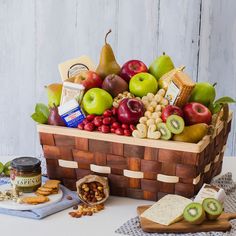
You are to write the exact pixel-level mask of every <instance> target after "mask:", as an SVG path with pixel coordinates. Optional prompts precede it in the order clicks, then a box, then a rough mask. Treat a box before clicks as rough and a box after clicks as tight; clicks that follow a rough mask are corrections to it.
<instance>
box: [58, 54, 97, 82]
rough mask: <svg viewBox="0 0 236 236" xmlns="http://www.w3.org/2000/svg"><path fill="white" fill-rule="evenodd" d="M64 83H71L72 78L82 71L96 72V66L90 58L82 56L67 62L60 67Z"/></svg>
mask: <svg viewBox="0 0 236 236" xmlns="http://www.w3.org/2000/svg"><path fill="white" fill-rule="evenodd" d="M58 68H59V72H60V75H61V79H62V81H70V79H71V78H73V77H74V76H76V75H78V74H79V73H80V72H82V71H88V70H91V71H95V69H96V68H95V65H94V63H93V61H92V60H91V59H90V58H89V57H88V56H81V57H79V58H74V59H71V60H68V61H65V62H63V63H61V64H59V65H58Z"/></svg>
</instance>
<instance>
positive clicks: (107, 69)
mask: <svg viewBox="0 0 236 236" xmlns="http://www.w3.org/2000/svg"><path fill="white" fill-rule="evenodd" d="M110 33H111V30H109V31H108V32H107V34H106V36H105V45H104V46H103V47H102V50H101V54H100V60H99V65H98V67H97V69H96V72H97V74H98V75H99V76H100V77H101V78H102V79H104V78H105V77H106V76H107V75H110V74H118V73H119V72H120V66H119V64H118V63H117V62H116V58H115V55H114V53H113V50H112V48H111V45H110V44H108V43H107V36H108V34H110Z"/></svg>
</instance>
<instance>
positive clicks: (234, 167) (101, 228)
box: [0, 157, 236, 236]
mask: <svg viewBox="0 0 236 236" xmlns="http://www.w3.org/2000/svg"><path fill="white" fill-rule="evenodd" d="M0 160H1V161H2V162H6V161H8V160H9V157H8V158H6V157H2V158H1V157H0ZM229 171H230V172H232V173H233V178H234V179H235V180H236V157H225V158H224V165H223V171H222V173H226V172H229ZM146 204H152V202H151V201H144V200H135V199H130V198H122V197H113V196H111V197H110V198H109V199H108V201H107V202H106V205H105V207H106V208H105V210H103V211H101V212H99V213H97V214H94V215H93V216H85V217H82V218H78V219H76V218H72V217H70V216H69V215H68V212H70V211H71V209H67V210H65V211H62V212H59V213H56V214H54V215H52V216H49V217H47V218H45V219H42V220H32V219H25V218H19V217H13V216H8V215H0V232H1V235H4V234H6V235H9V236H12V235H17V236H32V235H33V236H44V235H45V236H48V235H56V236H66V235H68V236H70V235H81V236H95V235H97V236H100V235H101V236H119V234H116V233H114V231H115V230H116V229H117V228H119V227H120V226H121V225H122V224H123V223H125V222H126V221H127V220H129V219H130V218H132V217H135V216H136V215H137V213H136V208H137V206H140V205H146Z"/></svg>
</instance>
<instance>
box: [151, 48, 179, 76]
mask: <svg viewBox="0 0 236 236" xmlns="http://www.w3.org/2000/svg"><path fill="white" fill-rule="evenodd" d="M174 68H175V66H174V63H173V61H172V60H171V58H170V57H169V56H168V55H166V54H165V53H164V52H163V55H161V56H159V57H157V58H156V59H155V60H154V61H153V62H152V64H151V65H150V67H149V73H151V74H152V75H154V76H155V77H156V79H157V80H159V79H160V78H161V77H162V76H163V75H164V74H166V73H167V72H169V71H171V70H173V69H174Z"/></svg>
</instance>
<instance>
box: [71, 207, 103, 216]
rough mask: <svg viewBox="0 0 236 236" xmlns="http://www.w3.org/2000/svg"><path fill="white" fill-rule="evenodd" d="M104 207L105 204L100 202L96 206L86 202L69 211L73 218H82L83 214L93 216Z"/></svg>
mask: <svg viewBox="0 0 236 236" xmlns="http://www.w3.org/2000/svg"><path fill="white" fill-rule="evenodd" d="M103 209H104V204H98V205H95V206H89V205H86V204H82V205H76V206H74V207H73V210H75V211H71V212H69V215H70V216H72V217H73V218H80V217H82V216H92V215H93V214H94V213H97V212H99V211H101V210H103Z"/></svg>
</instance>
